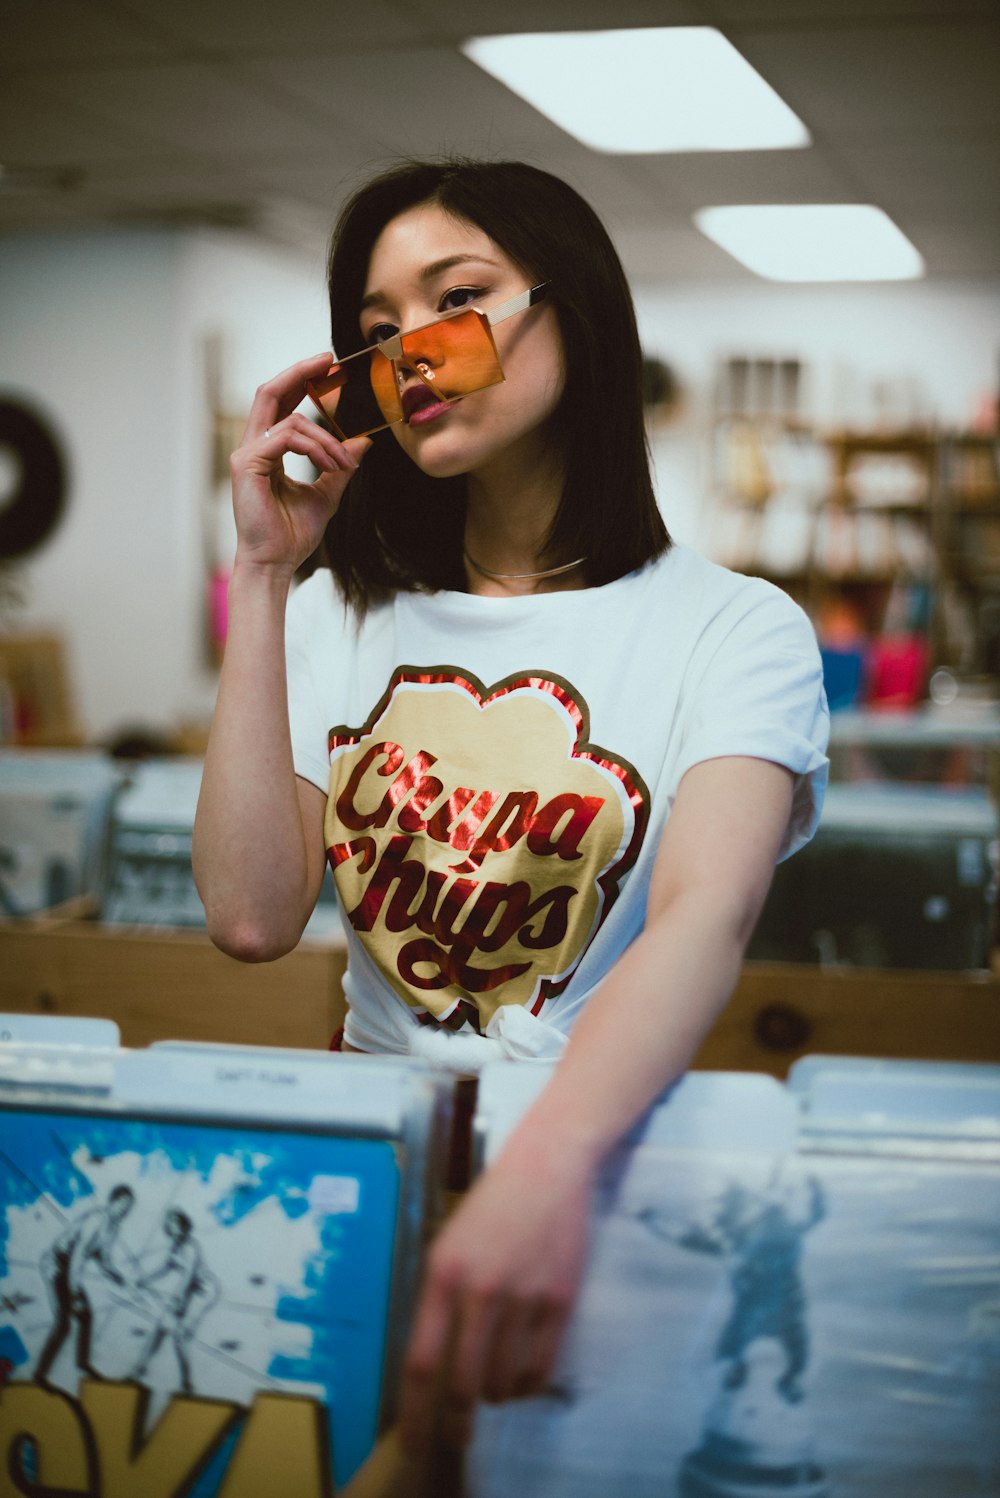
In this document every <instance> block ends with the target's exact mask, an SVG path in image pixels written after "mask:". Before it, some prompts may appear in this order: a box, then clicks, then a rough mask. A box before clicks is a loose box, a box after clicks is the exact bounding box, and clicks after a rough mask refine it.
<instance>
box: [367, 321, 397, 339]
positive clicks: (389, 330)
mask: <svg viewBox="0 0 1000 1498" xmlns="http://www.w3.org/2000/svg"><path fill="white" fill-rule="evenodd" d="M398 332H399V329H398V328H397V327H395V326H394V325H393V324H392V323H391V322H377V323H375V325H374V327H371V328H369V329H368V331H367V333H366V334H365V342H366V343H368V344H376V343H385V341H386V339H387V338H395V336H396V334H397V333H398Z"/></svg>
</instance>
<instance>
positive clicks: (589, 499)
mask: <svg viewBox="0 0 1000 1498" xmlns="http://www.w3.org/2000/svg"><path fill="white" fill-rule="evenodd" d="M424 203H437V204H440V206H441V207H442V208H443V209H444V210H445V211H446V212H447V213H450V214H453V215H454V216H455V217H456V218H460V219H464V220H465V221H467V222H468V223H471V224H474V225H476V227H477V228H479V229H482V230H483V231H484V233H486V234H488V235H489V237H490V238H491V239H492V240H493V242H494V243H495V244H497V245H499V247H500V249H501V250H503V251H504V252H505V253H506V254H507V255H508V256H509V257H510V259H511V260H513V261H514V262H515V263H516V264H517V265H519V266H520V267H521V268H522V269H523V270H524V272H525V276H526V278H527V282H528V284H535V283H536V282H539V281H548V282H550V283H551V284H550V289H549V291H548V294H547V298H546V300H547V301H548V302H549V303H550V304H551V305H552V306H553V307H554V309H555V313H556V317H557V320H558V326H559V330H560V334H561V337H562V343H563V351H564V358H565V367H566V383H565V390H564V392H563V396H562V399H561V401H560V403H559V406H558V407H557V409H556V411H555V413H554V416H553V438H554V440H555V441H556V442H557V443H558V444H559V446H560V449H561V455H562V459H563V462H564V465H565V474H566V479H565V487H564V490H563V494H562V498H561V501H560V504H559V507H558V510H557V512H556V515H555V518H554V520H553V524H552V527H551V530H550V533H549V536H548V540H547V545H546V548H545V558H546V560H547V561H548V562H549V563H550V564H553V563H559V562H563V561H565V560H567V559H569V558H571V557H579V556H585V557H586V558H587V562H586V579H587V583H588V585H589V586H592V587H594V586H598V585H600V584H602V583H607V582H612V581H613V580H614V579H615V578H618V577H624V576H625V575H626V574H627V573H629V572H632V571H634V570H635V569H636V568H638V567H641V566H642V565H643V564H644V563H646V562H648V561H650V560H652V558H654V557H656V556H659V555H660V554H661V553H662V552H664V551H666V550H667V548H668V547H669V545H670V537H669V535H668V534H667V530H666V527H665V525H664V523H663V519H662V517H661V515H660V512H659V509H658V508H657V504H656V499H655V496H654V494H653V487H652V482H651V479H650V473H649V456H648V449H647V443H646V432H645V424H644V420H643V400H642V390H643V387H642V355H641V350H640V347H639V335H638V332H637V329H636V323H635V312H634V310H633V306H632V298H631V295H630V292H629V288H628V284H627V282H626V280H625V275H624V272H623V270H622V267H621V263H620V261H619V259H618V255H617V253H616V252H615V249H614V246H613V245H612V243H611V240H610V238H609V237H608V234H607V231H606V230H605V228H604V226H603V224H602V223H601V221H600V219H599V218H598V217H597V215H596V214H595V213H594V211H593V209H592V208H591V207H590V206H589V204H587V203H586V202H585V201H584V200H583V198H581V197H580V195H579V194H578V193H577V192H575V191H574V190H573V188H571V187H569V186H568V185H567V184H566V183H565V182H563V181H561V180H560V179H559V178H558V177H554V176H552V175H551V173H549V172H545V171H541V170H540V169H539V168H537V167H533V166H528V165H526V164H525V163H523V162H518V161H473V160H465V159H448V160H443V161H414V162H406V163H403V164H401V165H399V166H397V167H394V168H393V169H391V170H389V171H387V172H384V173H382V174H381V175H380V176H378V177H376V178H374V179H373V180H372V181H370V182H368V183H367V184H366V185H365V186H364V187H362V188H360V189H359V191H357V192H356V193H355V194H354V195H353V197H351V198H350V200H349V201H348V202H347V203H346V204H345V206H344V208H343V211H342V212H341V214H340V217H339V219H338V222H337V225H336V228H335V230H334V233H333V238H332V241H331V247H330V256H329V262H328V284H329V291H330V318H331V332H332V340H333V347H334V349H335V350H336V351H337V353H338V354H339V355H340V356H341V357H343V356H345V355H346V354H349V353H354V352H355V350H356V349H357V348H359V347H360V345H361V334H360V322H359V319H360V312H361V302H362V298H363V296H364V291H365V282H366V279H367V275H368V264H369V260H370V258H371V253H372V249H373V247H374V245H375V241H376V240H377V239H378V237H379V235H380V234H381V232H382V230H383V229H384V228H385V227H386V225H387V224H388V223H390V221H391V220H392V219H394V218H396V217H397V216H398V215H399V214H401V213H404V212H406V211H407V209H410V208H414V207H417V206H418V205H420V204H424ZM464 524H465V479H464V478H463V477H461V476H459V477H455V478H447V479H434V478H429V477H428V476H427V475H426V474H424V473H423V472H422V471H421V470H420V469H419V468H418V467H417V466H416V464H414V463H413V462H412V461H411V459H410V458H409V457H407V455H406V454H405V453H404V452H403V450H402V448H401V447H400V446H399V444H398V443H397V442H396V441H395V439H394V437H393V436H392V435H391V433H382V434H380V435H378V436H376V437H375V439H374V442H373V446H372V448H371V451H370V452H369V453H368V454H367V456H366V457H365V459H364V461H363V463H362V464H361V467H360V470H359V471H358V473H357V475H356V476H355V477H354V478H353V479H352V480H351V482H350V484H349V485H348V487H347V490H346V491H345V495H344V498H343V500H342V502H341V505H340V509H339V510H338V512H337V514H336V515H335V516H334V518H333V520H332V521H331V522H330V526H329V529H328V531H327V535H326V544H325V553H326V561H327V563H328V565H329V566H330V568H331V569H332V571H333V573H334V576H335V577H336V579H337V581H338V583H339V585H340V588H341V591H342V592H343V594H344V597H345V598H346V600H347V601H348V602H349V603H350V604H353V605H354V606H355V608H357V609H358V611H359V612H360V613H364V611H365V610H366V609H367V607H368V606H369V604H371V603H373V602H376V601H379V600H381V599H383V598H385V597H387V596H389V595H390V594H391V593H392V592H394V591H396V590H398V589H402V590H406V591H417V590H424V591H435V590H437V589H442V588H451V589H456V590H459V591H461V590H464V588H465V586H466V581H465V571H464V567H463V562H462V537H463V530H464Z"/></svg>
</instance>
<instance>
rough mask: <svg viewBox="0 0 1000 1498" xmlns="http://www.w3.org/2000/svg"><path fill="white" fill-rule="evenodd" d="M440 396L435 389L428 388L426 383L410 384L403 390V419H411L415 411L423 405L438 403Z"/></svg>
mask: <svg viewBox="0 0 1000 1498" xmlns="http://www.w3.org/2000/svg"><path fill="white" fill-rule="evenodd" d="M439 402H440V397H439V396H437V395H436V394H435V393H434V391H433V390H428V388H427V386H426V385H410V386H409V388H408V389H406V390H404V391H403V420H404V421H409V419H410V417H411V416H412V415H413V413H414V411H419V410H420V409H421V408H422V407H423V406H432V405H437V404H439Z"/></svg>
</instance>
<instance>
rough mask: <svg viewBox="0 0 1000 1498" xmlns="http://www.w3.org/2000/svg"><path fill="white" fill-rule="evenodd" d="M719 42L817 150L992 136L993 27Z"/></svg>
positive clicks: (998, 97) (826, 31)
mask: <svg viewBox="0 0 1000 1498" xmlns="http://www.w3.org/2000/svg"><path fill="white" fill-rule="evenodd" d="M728 35H729V36H730V37H731V39H732V40H733V42H734V44H735V45H736V46H737V47H738V48H739V50H740V51H741V52H742V53H743V55H744V56H745V57H746V58H747V60H748V62H750V63H752V65H753V66H754V67H755V68H757V70H758V71H759V72H760V73H761V74H762V76H763V77H764V78H766V79H767V81H768V83H770V85H771V87H772V88H774V89H776V90H777V92H778V93H779V94H780V95H781V97H782V98H783V99H784V100H785V102H786V103H787V104H789V105H790V106H791V108H792V109H794V110H795V112H796V114H798V115H799V116H800V118H801V119H802V120H803V121H804V122H805V124H806V126H807V127H808V129H809V130H810V131H811V133H812V134H813V136H814V138H815V139H817V140H820V141H822V140H824V139H827V140H829V139H836V138H838V137H840V136H848V137H849V136H852V135H871V134H873V133H876V132H877V133H879V134H881V135H882V136H883V137H888V136H891V135H893V134H897V133H901V132H904V131H905V132H911V133H913V134H915V135H917V136H926V137H932V136H933V135H934V134H935V133H936V132H938V131H940V129H941V128H942V126H943V125H944V126H945V127H946V128H947V129H948V130H970V131H974V130H1000V87H998V85H997V80H998V78H1000V25H997V24H996V23H992V24H991V23H986V22H971V21H970V22H961V23H958V24H950V23H947V22H944V23H939V24H937V25H909V24H908V25H899V26H894V27H874V26H859V27H854V28H850V27H846V26H833V25H831V26H829V27H822V28H817V29H815V30H812V31H802V30H794V31H793V30H789V31H784V32H777V31H774V32H764V31H762V32H750V31H746V30H743V29H735V28H734V29H733V30H731V31H729V33H728Z"/></svg>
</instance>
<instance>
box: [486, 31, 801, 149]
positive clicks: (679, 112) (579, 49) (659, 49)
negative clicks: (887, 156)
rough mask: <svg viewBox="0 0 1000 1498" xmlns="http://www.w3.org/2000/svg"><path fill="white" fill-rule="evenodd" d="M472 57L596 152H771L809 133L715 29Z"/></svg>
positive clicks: (489, 39)
mask: <svg viewBox="0 0 1000 1498" xmlns="http://www.w3.org/2000/svg"><path fill="white" fill-rule="evenodd" d="M461 50H462V52H463V53H464V54H465V56H466V57H468V58H470V59H471V61H472V62H474V63H476V64H477V65H478V66H479V67H481V68H482V69H483V70H484V71H485V72H487V73H490V74H492V76H493V77H494V78H498V79H499V80H500V82H501V83H504V84H506V86H507V87H508V88H509V89H511V90H512V92H513V93H515V94H519V95H520V96H521V98H522V99H526V100H527V102H528V103H529V104H531V105H533V106H534V108H535V109H537V110H539V111H540V113H541V114H544V115H545V116H546V117H547V118H548V119H550V120H552V121H554V123H555V124H557V125H558V126H560V128H561V129H563V130H566V131H568V133H569V134H570V135H572V136H575V137H576V139H577V140H579V141H582V142H583V144H584V145H585V146H590V147H591V148H592V149H593V150H595V151H608V152H615V151H617V152H624V151H628V152H654V151H768V150H781V149H785V148H788V147H790V146H808V145H809V144H810V137H809V132H808V130H807V129H806V127H805V125H803V123H802V121H801V120H800V119H799V118H798V116H797V115H794V114H793V113H792V111H791V110H790V109H789V107H788V105H787V104H785V103H784V101H783V100H781V99H779V97H778V95H777V94H776V93H775V92H774V89H773V88H772V87H771V85H770V84H769V83H765V82H764V79H763V78H762V77H761V76H760V74H759V73H757V72H755V71H754V69H753V68H752V67H751V66H750V64H749V63H748V62H747V61H746V59H745V58H743V57H741V56H740V54H739V52H737V50H736V48H735V47H734V46H733V45H732V43H731V42H728V41H727V40H726V38H725V37H724V36H723V35H722V33H721V32H720V31H717V30H716V29H715V28H714V27H713V26H663V27H638V28H636V29H634V30H629V31H549V32H533V33H530V34H527V35H524V36H474V37H471V38H470V39H469V40H468V41H465V42H463V43H462V44H461Z"/></svg>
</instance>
